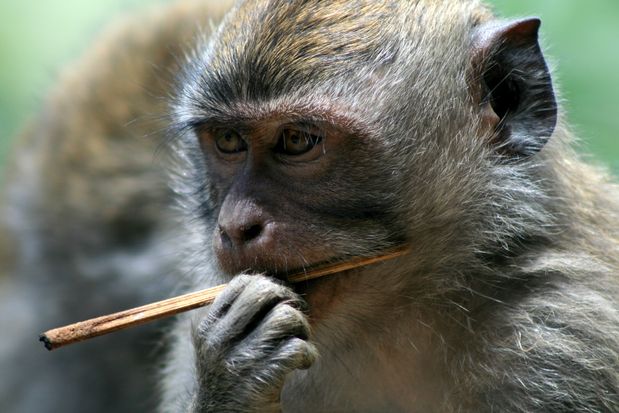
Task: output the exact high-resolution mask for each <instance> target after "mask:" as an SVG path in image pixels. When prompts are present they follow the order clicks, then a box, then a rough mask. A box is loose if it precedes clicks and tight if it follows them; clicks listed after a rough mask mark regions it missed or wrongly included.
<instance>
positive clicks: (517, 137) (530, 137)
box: [473, 18, 557, 157]
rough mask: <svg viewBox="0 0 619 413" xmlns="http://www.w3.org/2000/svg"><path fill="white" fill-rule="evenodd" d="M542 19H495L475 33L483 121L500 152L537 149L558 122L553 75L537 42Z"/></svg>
mask: <svg viewBox="0 0 619 413" xmlns="http://www.w3.org/2000/svg"><path fill="white" fill-rule="evenodd" d="M540 24H541V22H540V20H539V19H537V18H528V19H523V20H517V21H511V22H496V21H495V22H491V23H487V24H484V25H482V26H480V27H479V28H478V29H477V32H476V33H475V36H474V41H473V47H474V57H473V59H474V60H473V70H474V71H475V76H474V78H475V79H476V81H475V82H476V83H477V85H475V86H476V87H475V88H476V89H477V90H478V91H479V93H476V95H477V96H478V97H479V103H480V105H481V113H482V116H483V118H484V123H485V124H486V125H489V126H491V127H493V128H494V130H495V131H496V137H497V141H498V142H497V144H498V145H499V147H500V149H501V151H502V152H504V153H507V154H508V155H511V156H515V157H526V156H530V155H533V154H535V153H536V152H538V151H539V150H540V149H541V148H542V147H543V146H544V145H545V144H546V142H547V141H548V139H549V138H550V135H552V133H553V131H554V128H555V126H556V123H557V103H556V100H555V95H554V91H553V88H552V79H551V77H550V72H549V71H548V67H547V66H546V62H545V60H544V56H543V55H542V51H541V49H540V47H539V44H538V42H537V37H538V30H539V27H540Z"/></svg>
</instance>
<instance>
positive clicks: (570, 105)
mask: <svg viewBox="0 0 619 413" xmlns="http://www.w3.org/2000/svg"><path fill="white" fill-rule="evenodd" d="M205 1H206V0H205ZM211 1H217V0H211ZM154 2H156V1H154V0H105V1H104V0H99V1H82V2H78V1H75V0H21V1H17V0H3V1H0V58H1V60H0V62H1V66H0V165H1V164H2V162H3V159H4V158H5V157H6V153H7V149H8V148H9V145H10V140H11V139H10V137H11V136H13V135H14V134H15V133H16V131H18V129H19V126H20V125H21V124H23V122H25V121H26V120H27V119H28V117H29V116H31V115H32V114H33V113H35V112H36V110H37V108H38V106H39V104H40V101H41V99H42V97H43V96H44V95H45V92H46V90H47V89H48V88H49V86H50V84H51V83H52V82H53V80H54V79H55V77H56V75H57V73H58V71H59V70H60V69H61V68H62V66H63V65H65V64H67V63H68V62H70V61H71V60H72V59H74V58H76V57H77V56H78V55H79V54H80V51H81V50H83V49H84V48H86V47H87V46H88V44H89V42H90V41H91V40H92V39H93V38H94V37H96V35H97V33H98V32H99V31H100V30H101V28H102V27H103V26H104V24H105V22H107V21H109V20H110V19H112V18H113V17H114V16H116V15H118V14H120V13H122V12H123V11H125V10H127V9H135V8H138V7H140V6H142V5H144V4H152V3H154ZM491 3H493V4H494V5H495V8H496V10H497V12H498V13H499V14H501V15H504V16H526V15H537V16H540V17H542V19H543V26H542V38H543V40H544V41H543V43H544V47H545V50H546V52H547V54H548V55H549V56H550V57H551V62H553V66H554V67H555V68H556V71H555V78H556V81H557V83H558V84H559V87H560V89H561V91H562V96H563V98H564V99H565V101H566V107H567V110H568V112H569V117H570V120H571V123H572V124H573V125H574V127H575V130H576V132H577V134H578V135H579V136H580V137H581V139H582V144H583V146H584V147H585V149H586V150H587V151H590V152H591V153H593V155H594V156H595V157H596V158H597V159H599V160H601V162H603V163H606V164H607V165H609V166H610V167H611V168H612V170H613V171H614V172H615V173H618V174H619V138H618V135H619V134H618V133H617V132H618V131H619V1H618V0H595V1H591V2H585V1H582V0H544V1H539V0H494V1H492V2H491ZM0 179H1V175H0Z"/></svg>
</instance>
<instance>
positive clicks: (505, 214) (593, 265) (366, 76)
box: [0, 0, 619, 413]
mask: <svg viewBox="0 0 619 413" xmlns="http://www.w3.org/2000/svg"><path fill="white" fill-rule="evenodd" d="M198 3H201V2H195V3H194V2H191V5H190V6H182V5H173V6H166V7H164V8H162V9H161V11H160V12H158V13H157V16H158V17H156V18H153V19H151V20H148V22H149V23H148V24H145V22H144V21H143V20H142V19H141V18H139V17H138V18H134V19H133V20H129V21H128V22H126V23H124V24H123V25H122V27H124V29H121V30H118V31H116V32H115V33H116V34H115V35H113V36H108V37H106V38H104V40H103V41H102V42H101V43H100V44H99V48H100V49H98V48H95V50H94V51H93V52H92V55H90V56H87V57H86V58H85V59H84V61H83V62H82V63H80V65H78V67H77V68H76V69H75V70H76V73H77V74H76V75H68V76H66V77H65V78H64V79H62V80H61V82H60V85H59V87H58V89H57V91H56V92H54V93H52V96H51V98H50V99H49V101H48V102H46V106H45V108H46V109H45V110H44V111H43V114H42V115H41V116H40V117H39V118H37V119H36V120H35V122H33V124H32V125H31V127H30V128H28V129H26V131H25V133H24V134H23V137H22V139H21V141H20V143H18V149H17V150H16V154H17V155H16V156H15V157H14V162H13V164H14V165H15V166H14V169H13V172H12V174H11V175H10V176H9V178H8V180H7V181H8V183H9V185H8V188H9V189H8V190H7V191H5V193H4V196H5V198H6V202H5V209H4V210H3V217H4V218H5V220H4V221H5V223H3V224H4V225H5V227H6V228H1V230H2V231H5V232H4V233H6V234H7V236H6V237H4V236H2V239H1V240H0V242H2V243H3V244H2V246H1V247H2V248H3V249H4V250H3V251H1V252H2V257H3V258H4V257H11V258H12V259H11V260H6V261H4V262H3V272H6V273H7V274H8V277H7V278H6V279H5V280H4V281H3V284H2V286H1V287H0V293H1V294H3V297H2V302H1V303H0V305H1V306H2V309H1V310H2V311H0V315H2V316H6V315H11V314H14V313H18V314H21V315H22V318H20V319H18V320H15V319H13V318H11V319H10V320H9V319H6V320H5V319H3V320H2V325H3V328H5V327H4V326H9V327H10V328H11V329H10V330H4V331H6V333H5V334H6V337H5V339H4V340H2V341H0V344H1V345H2V347H0V362H1V365H2V366H3V367H2V368H3V375H2V376H1V379H0V410H2V411H8V412H15V413H17V412H30V411H33V410H34V409H36V410H37V411H49V412H56V411H85V410H88V411H92V412H95V411H110V410H112V411H114V412H122V411H128V412H129V411H149V410H151V407H150V405H151V404H150V403H152V402H153V401H154V399H161V402H160V411H162V412H178V411H269V410H271V411H277V410H279V409H281V410H283V411H295V412H337V411H340V412H344V411H346V412H348V411H355V412H399V411H406V412H411V411H413V412H414V411H416V412H424V413H425V412H471V413H472V412H514V413H519V412H520V413H523V412H536V411H540V412H567V411H570V412H571V411H576V412H585V413H593V412H619V390H618V389H619V309H618V308H619V306H618V301H619V281H618V268H619V263H618V260H619V241H618V240H619V195H618V194H619V190H618V188H617V185H616V184H615V183H613V182H611V180H610V179H609V177H608V176H607V175H606V174H605V172H604V171H602V170H599V169H598V168H595V167H592V166H589V165H586V164H585V163H583V162H582V161H581V160H580V158H579V156H578V155H577V154H576V153H575V152H574V150H573V149H571V145H572V140H573V138H572V136H571V134H570V132H569V130H568V128H567V126H566V122H565V119H564V113H563V112H562V111H561V107H560V105H559V112H558V123H557V125H556V128H555V129H554V133H553V135H552V136H551V137H550V139H549V140H548V136H541V135H540V134H539V133H532V132H531V131H539V130H543V131H544V132H543V133H544V134H545V133H546V132H545V131H547V130H548V127H547V125H548V124H550V123H552V125H553V126H554V122H548V123H547V124H545V125H544V126H546V127H545V128H542V129H536V128H535V127H531V124H528V123H526V122H535V118H536V117H539V114H540V110H544V108H548V102H544V101H543V99H542V101H540V100H538V101H535V102H531V104H530V105H527V106H526V107H521V108H518V110H521V111H522V112H521V113H522V114H524V115H531V116H524V117H522V116H520V117H518V119H519V120H520V122H521V123H519V125H518V126H524V127H523V128H522V129H521V130H520V135H519V136H518V139H519V141H518V142H515V143H516V144H518V143H519V142H525V143H526V145H525V146H526V148H527V149H526V151H524V150H523V151H522V152H523V154H524V155H526V156H515V155H514V154H513V153H510V151H504V150H503V149H504V148H505V147H508V148H509V147H510V145H507V144H506V143H507V142H506V141H504V142H498V143H497V142H495V140H496V135H495V134H494V133H492V131H484V130H480V123H481V120H480V118H481V115H480V106H481V103H480V101H481V99H482V96H479V91H476V90H475V89H476V87H479V83H480V82H481V78H480V73H476V76H471V73H474V70H473V69H474V67H473V66H474V65H473V64H472V63H471V61H472V57H473V55H474V53H473V50H472V47H473V44H472V43H473V42H474V39H475V34H476V32H477V31H478V30H479V29H480V27H483V26H484V25H485V24H490V25H493V24H495V23H496V24H502V23H501V22H500V21H498V20H496V19H495V18H494V17H493V16H492V15H491V14H490V13H489V12H488V10H487V9H486V8H485V7H484V6H483V5H482V4H480V2H478V1H476V0H458V1H451V0H449V1H447V0H442V1H441V0H439V1H431V0H419V1H413V0H410V1H384V2H372V1H332V2H325V1H318V0H306V1H301V0H293V1H286V2H284V1H274V0H273V1H268V0H256V1H246V2H240V3H239V5H238V6H237V8H236V9H235V10H234V11H233V12H232V13H231V14H229V15H228V17H227V18H226V20H225V21H224V24H223V25H222V26H221V27H220V28H219V29H218V31H217V33H216V34H215V36H214V38H213V39H210V40H209V39H207V37H208V36H206V35H205V36H204V38H205V41H204V42H203V44H201V45H199V46H197V47H195V48H194V51H193V52H192V53H190V54H189V55H188V56H187V62H185V69H184V70H183V71H182V72H178V69H177V61H176V60H175V59H174V58H173V56H174V55H176V56H178V55H181V54H182V52H181V51H180V50H182V49H184V46H185V44H186V42H188V40H187V39H188V37H189V36H191V32H193V31H194V26H193V25H194V23H193V22H194V21H196V20H198V21H201V22H206V21H207V18H205V17H198V16H199V15H201V14H202V13H206V14H209V13H211V14H212V13H214V14H215V15H218V13H219V11H218V8H217V7H213V6H212V5H211V6H205V5H201V4H198ZM222 7H223V6H222ZM201 24H205V25H206V23H201ZM199 25H200V24H196V26H199ZM144 33H147V34H148V36H147V37H146V40H145V38H144V37H142V36H143V34H144ZM127 39H135V42H127V41H126V40H127ZM138 39H140V40H138ZM170 45H172V46H173V47H171V46H170ZM500 47H501V45H498V49H500ZM166 48H170V49H166ZM162 49H165V50H166V52H164V53H162ZM179 49H180V50H179ZM102 51H110V53H101V52H102ZM523 53H527V52H526V51H525V52H523ZM101 59H103V61H101ZM110 62H113V64H112V65H110ZM110 66H112V67H110ZM145 66H148V67H149V68H148V69H146V68H145ZM151 66H155V68H153V67H151ZM119 71H122V72H123V73H124V74H125V76H123V77H122V79H119V77H118V73H119ZM178 73H181V74H180V75H179V76H178V87H177V91H176V92H175V100H174V105H173V119H172V126H171V127H170V128H169V129H170V133H171V137H172V140H173V142H172V143H173V146H174V147H175V149H176V155H177V156H176V160H175V163H176V166H175V169H176V172H175V173H174V175H173V177H172V179H170V180H171V181H172V187H173V191H174V194H173V193H172V191H168V190H167V189H166V180H167V179H168V178H166V177H165V175H164V174H163V173H162V172H163V171H164V170H165V169H167V167H168V166H169V160H168V159H167V158H165V157H164V158H163V161H162V162H153V161H152V159H153V153H154V152H155V147H156V146H157V145H158V144H159V140H158V139H157V137H159V138H163V135H164V133H163V129H164V128H165V127H166V126H165V123H166V122H165V117H166V116H165V114H166V113H167V110H168V109H167V107H166V99H163V98H162V96H165V95H167V94H173V93H172V92H171V86H170V84H171V83H172V81H171V80H170V79H169V78H171V77H173V76H176V75H177V74H178ZM542 74H544V73H542ZM156 79H159V80H156ZM526 79H527V81H528V82H529V84H528V87H532V88H535V87H537V86H539V87H541V88H543V87H547V84H546V83H545V82H544V81H543V76H538V75H536V74H531V76H530V77H527V78H526ZM536 81H539V84H536V83H535V82H536ZM112 86H115V87H112ZM544 90H547V89H544ZM273 111H275V112H286V113H288V114H295V115H299V116H307V113H308V112H309V111H311V112H312V119H314V118H320V119H322V120H324V121H326V123H337V127H338V128H340V129H342V130H345V131H346V136H345V137H343V138H342V139H343V141H345V142H346V143H347V144H346V145H344V146H343V148H344V149H342V147H340V149H338V150H339V151H340V152H335V153H337V154H339V155H340V156H339V159H338V161H337V162H335V163H334V164H333V165H332V167H331V168H330V169H329V173H327V174H321V175H320V176H318V177H313V179H296V178H287V179H285V180H283V181H278V184H277V185H274V184H272V183H271V186H265V185H263V184H264V179H263V178H264V177H263V176H261V174H262V173H263V172H264V171H263V170H261V169H257V170H253V171H252V172H253V175H250V176H249V177H245V178H242V177H241V178H236V182H241V183H242V184H244V186H243V185H240V186H241V187H244V188H245V190H244V191H237V190H236V189H235V191H236V192H235V191H232V190H231V184H230V181H234V180H233V179H228V178H230V177H227V178H226V179H220V180H217V179H213V174H214V173H215V172H216V171H214V169H213V166H212V165H210V164H209V163H208V162H205V159H208V158H207V156H205V153H204V152H203V151H202V149H201V148H200V146H199V145H198V142H197V139H196V134H195V132H196V127H199V126H200V125H202V124H204V123H207V122H209V121H213V120H218V121H220V122H221V123H223V124H224V125H225V124H231V123H230V122H248V123H251V121H252V120H253V119H258V118H264V117H267V118H268V116H269V115H270V114H272V112H273ZM136 117H137V118H138V120H140V119H144V118H148V119H153V121H152V122H139V121H138V122H137V123H136V122H135V119H136ZM523 119H524V120H523ZM532 119H533V120H532ZM533 126H535V125H533ZM145 131H150V132H151V133H152V131H158V132H157V133H155V137H153V139H152V140H150V141H148V140H142V139H139V137H141V136H143V135H144V133H145ZM523 131H524V132H523ZM527 133H529V135H528V136H527V135H526V134H527ZM327 139H329V137H328V136H327ZM505 139H509V137H508V136H507V137H505ZM546 140H548V143H546V144H545V145H544V146H543V149H542V148H541V147H542V145H543V144H544V143H545V141H546ZM530 142H533V143H537V144H538V145H535V144H533V145H530V144H529V143H530ZM514 147H515V148H519V147H520V146H518V145H512V148H514ZM531 148H533V149H532V150H531ZM540 149H541V150H540ZM329 151H331V149H329ZM342 151H344V152H343V153H342ZM512 152H513V151H512ZM329 153H330V152H328V154H329ZM207 155H208V154H207ZM123 166H125V167H126V168H123ZM119 167H120V169H119ZM119 170H120V171H122V172H118V171H119ZM112 171H116V172H113V173H112ZM243 179H247V181H243ZM252 180H253V181H252ZM250 183H252V185H249V184H250ZM286 185H288V186H286ZM84 188H90V189H91V190H90V191H85V190H84ZM230 194H234V196H236V197H239V198H238V199H237V200H235V202H241V201H242V200H243V197H245V198H248V197H251V198H252V202H255V203H256V204H257V205H258V207H260V208H263V209H264V210H265V211H267V212H268V213H269V214H270V215H271V216H273V217H274V218H275V219H277V221H278V222H279V223H283V224H285V228H288V229H289V231H288V232H280V233H279V234H280V236H281V237H280V239H279V242H278V243H276V244H275V245H276V248H274V249H273V251H270V253H269V254H265V255H266V257H267V258H260V259H261V260H262V261H258V258H257V259H256V265H255V267H256V268H249V269H254V270H260V271H267V270H269V269H271V268H276V269H278V270H285V269H287V268H288V266H290V267H298V266H301V267H303V266H305V265H309V264H313V263H314V260H315V259H316V258H317V257H318V258H324V259H331V258H338V257H342V258H345V257H349V256H356V255H366V254H372V253H375V252H377V251H379V250H382V249H383V248H386V247H389V246H392V245H394V244H398V243H400V242H403V241H406V242H410V243H411V244H412V246H413V252H412V253H411V254H410V256H407V257H405V258H400V259H398V260H396V261H394V262H388V263H384V264H381V265H377V266H373V267H368V268H366V269H364V270H361V271H353V272H346V273H343V274H340V275H338V276H336V277H333V278H330V279H328V280H323V281H319V282H316V283H314V284H309V285H306V286H301V287H300V288H301V289H303V288H306V289H307V291H308V292H307V293H306V294H303V293H301V291H300V292H299V293H295V292H294V291H292V290H291V289H290V288H288V287H286V286H283V285H282V284H281V283H280V282H278V281H274V280H273V279H270V278H266V277H263V276H247V275H241V276H238V277H234V278H233V276H234V275H236V274H235V273H229V272H226V271H225V268H227V267H225V266H222V265H221V263H220V262H218V259H217V257H216V256H215V254H214V253H213V249H212V243H213V241H212V236H213V234H215V229H216V227H217V218H218V216H219V214H220V213H222V211H221V206H222V204H223V203H224V202H225V200H226V198H228V197H229V195H230ZM173 198H174V199H175V200H176V201H177V202H178V204H179V206H180V208H181V210H182V211H183V215H182V217H181V220H182V225H177V223H176V222H175V221H174V219H173V218H172V214H170V213H169V207H170V204H171V203H172V202H173V201H172V199H173ZM106 205H107V206H110V205H111V206H113V207H112V208H105V206H106ZM308 206H311V208H310V207H308ZM224 213H226V211H224ZM111 229H116V230H117V232H115V231H110V230H111ZM129 229H131V231H126V230H129ZM118 230H120V232H118ZM4 233H3V234H4ZM127 235H131V236H127ZM128 241H132V242H130V243H129V244H127V242H128ZM12 251H17V252H19V254H18V255H17V254H14V253H12ZM299 263H301V265H299ZM166 274H171V275H172V276H173V277H164V275H166ZM16 275H19V277H17V276H16ZM162 279H164V280H165V282H162ZM230 280H232V282H231V285H230V288H229V289H228V290H227V292H226V293H224V295H222V296H221V297H220V298H219V299H218V301H217V303H216V304H215V305H214V306H213V308H211V309H205V310H200V311H196V312H194V313H193V314H189V315H186V316H183V317H180V319H179V320H178V322H177V323H176V326H175V327H174V328H173V329H172V330H171V331H169V333H168V336H167V346H168V350H169V351H168V356H167V358H166V360H165V365H164V366H163V367H162V368H161V371H160V373H159V374H160V376H161V379H160V388H159V391H157V390H156V389H154V388H153V387H152V386H149V385H148V383H147V382H145V381H144V379H145V378H149V379H151V378H152V379H154V375H155V373H154V370H155V369H156V367H157V365H158V363H157V361H153V360H156V357H152V358H148V360H146V361H145V360H144V359H143V356H144V355H145V354H148V353H149V352H150V349H151V348H160V346H161V344H160V343H159V342H158V341H157V340H158V336H156V335H148V334H150V333H152V331H151V332H150V333H145V334H146V335H144V330H139V331H138V330H136V331H135V332H130V333H122V334H124V335H121V334H119V335H118V336H112V337H108V338H105V339H97V341H93V342H92V343H86V344H80V345H77V346H76V347H74V348H72V349H66V350H60V351H58V352H54V353H51V354H48V353H45V352H43V350H42V349H40V348H34V347H35V346H37V343H36V334H38V333H39V332H40V331H41V330H43V329H46V328H49V327H52V326H55V325H58V324H62V323H63V322H70V321H75V320H76V319H77V318H82V317H81V316H79V314H83V315H84V316H85V315H96V314H100V313H105V312H108V311H111V310H114V309H118V308H122V307H126V306H130V305H135V304H138V303H140V302H144V301H147V300H150V299H154V298H156V297H160V296H162V295H164V294H166V293H169V292H170V290H171V289H172V287H170V285H171V284H172V283H174V284H176V283H179V284H189V285H188V286H185V285H183V287H187V288H200V287H205V286H209V285H214V284H219V283H221V282H227V281H230ZM76 285H77V286H78V287H76ZM145 285H147V288H144V287H145ZM179 288H180V287H179ZM76 290H79V292H78V294H77V295H76ZM90 291H92V292H93V293H92V294H89V296H88V297H87V298H86V299H85V298H84V295H85V292H90ZM94 292H96V293H97V294H94ZM269 294H272V296H273V297H276V298H274V300H273V301H272V302H271V306H272V307H273V308H272V310H271V311H266V310H267V309H269V308H270V307H269V306H266V308H265V306H264V305H263V304H264V303H263V302H261V301H260V300H261V299H263V298H264V297H265V296H268V295H269ZM91 296H92V297H98V298H101V300H97V299H89V298H90V297H91ZM235 297H236V299H235ZM108 299H109V300H111V301H112V302H111V303H107V301H108ZM304 300H306V301H307V302H308V303H309V309H307V311H309V315H308V314H307V312H306V309H305V308H304V307H305V306H304V304H303V303H304ZM321 300H324V302H323V301H321ZM290 304H293V305H290ZM104 305H106V306H104ZM107 305H109V306H107ZM85 308H86V309H85ZM78 309H79V311H80V312H79V313H78ZM16 310H20V311H18V312H17V311H16ZM86 313H88V314H86ZM256 315H257V316H256ZM234 319H236V320H240V322H242V323H244V324H246V325H249V326H250V327H251V328H249V329H247V331H246V330H243V331H240V332H239V331H238V326H236V327H235V326H234V325H233V324H234V323H232V324H231V321H230V320H234ZM249 320H251V321H249ZM308 325H309V327H308ZM163 328H165V327H163ZM307 336H309V337H307ZM122 337H124V340H123V338H122ZM30 340H32V348H30V347H28V346H26V345H24V344H23V343H26V342H31V341H30ZM278 346H279V347H278ZM128 348H130V349H132V350H126V349H128ZM145 348H146V349H147V350H145ZM274 348H278V349H280V350H282V351H283V353H281V352H280V353H278V352H277V351H274ZM119 354H124V355H125V357H124V358H123V359H122V360H118V355H119ZM7 366H8V367H7ZM301 367H302V368H303V369H299V368H301ZM307 367H309V368H307ZM305 368H307V369H305ZM6 371H8V372H10V373H9V374H5V373H4V372H6ZM84 377H88V378H90V379H92V380H96V383H95V384H93V382H92V381H90V379H88V380H85V379H84ZM121 389H122V390H123V391H125V392H126V393H118V392H119V391H120V390H121Z"/></svg>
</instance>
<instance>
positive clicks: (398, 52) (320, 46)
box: [192, 0, 489, 103]
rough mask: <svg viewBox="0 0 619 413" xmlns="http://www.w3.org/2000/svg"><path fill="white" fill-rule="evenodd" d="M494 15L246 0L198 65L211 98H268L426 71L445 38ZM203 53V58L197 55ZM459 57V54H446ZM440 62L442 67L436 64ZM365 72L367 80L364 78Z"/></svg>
mask: <svg viewBox="0 0 619 413" xmlns="http://www.w3.org/2000/svg"><path fill="white" fill-rule="evenodd" d="M487 18H489V13H488V12H487V10H486V9H485V8H484V7H483V6H482V5H480V3H479V2H478V1H474V0H459V1H458V0H418V1H376V0H371V1H362V0H357V1H343V0H334V1H323V0H290V1H280V0H273V1H269V0H257V1H243V2H240V3H239V4H238V5H237V7H236V8H235V9H233V11H232V12H231V13H230V15H228V16H227V18H226V19H225V21H224V23H223V25H222V27H221V28H220V30H219V31H218V33H217V35H216V36H214V38H213V39H212V41H211V44H210V46H209V48H208V49H209V51H208V53H206V52H205V53H203V54H202V57H203V59H202V60H201V61H199V62H194V64H196V63H197V65H196V66H194V67H193V68H192V70H193V72H194V73H196V72H197V73H200V78H199V81H200V85H199V87H198V88H196V90H200V91H202V92H208V94H209V96H208V97H209V99H214V100H221V101H222V102H221V103H225V102H224V101H229V100H247V99H249V100H261V101H264V100H269V99H273V98H276V97H278V96H281V95H283V94H288V93H289V92H291V91H294V90H298V89H300V88H303V87H305V88H310V89H311V88H315V87H319V85H323V86H324V85H329V84H334V83H335V82H336V81H339V84H342V80H343V81H345V82H355V81H356V82H358V83H359V84H360V85H361V87H362V86H363V84H365V83H366V81H365V79H367V76H365V74H367V73H372V74H374V75H375V74H380V73H384V72H385V71H386V70H385V69H386V68H393V67H396V68H399V67H401V66H404V65H406V66H410V67H412V68H415V70H417V71H419V72H424V71H425V72H427V71H428V70H429V69H427V68H424V64H425V63H427V62H428V61H429V60H431V59H429V58H428V56H430V55H431V54H433V53H434V54H436V50H446V52H444V53H447V54H449V53H450V52H449V50H450V48H449V47H447V48H446V47H441V48H439V47H437V46H438V43H441V42H445V39H446V38H447V39H455V41H456V42H457V43H462V42H463V37H466V33H467V31H469V30H470V28H471V27H472V26H473V25H475V24H478V23H479V21H481V20H483V19H487ZM199 55H200V53H198V56H199ZM445 58H449V59H453V58H454V56H453V55H450V56H447V55H446V56H445ZM432 64H434V65H436V62H432ZM359 73H363V74H364V76H360V75H359Z"/></svg>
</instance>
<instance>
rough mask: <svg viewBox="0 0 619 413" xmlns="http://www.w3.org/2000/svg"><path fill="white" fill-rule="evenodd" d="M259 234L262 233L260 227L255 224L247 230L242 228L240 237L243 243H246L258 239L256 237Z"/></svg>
mask: <svg viewBox="0 0 619 413" xmlns="http://www.w3.org/2000/svg"><path fill="white" fill-rule="evenodd" d="M261 233H262V225H260V224H255V225H252V226H250V227H249V228H244V229H243V230H242V234H241V235H242V238H243V241H245V242H248V241H251V240H253V239H255V238H258V236H260V234H261Z"/></svg>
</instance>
